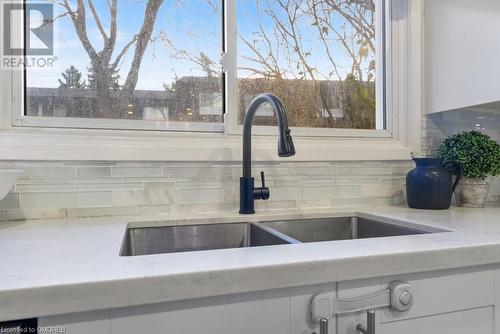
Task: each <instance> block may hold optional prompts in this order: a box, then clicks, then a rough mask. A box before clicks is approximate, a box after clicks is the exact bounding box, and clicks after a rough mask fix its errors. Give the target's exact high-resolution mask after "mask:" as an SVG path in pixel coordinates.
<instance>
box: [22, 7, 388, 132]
mask: <svg viewBox="0 0 500 334" xmlns="http://www.w3.org/2000/svg"><path fill="white" fill-rule="evenodd" d="M36 2H37V3H40V2H42V3H43V2H45V3H50V4H52V5H53V6H54V11H55V14H54V20H53V22H54V27H55V28H54V31H55V35H54V36H55V48H54V50H55V56H56V58H55V59H56V61H55V62H54V66H53V67H50V68H42V69H40V68H36V67H29V66H27V67H26V70H25V75H24V91H25V93H24V110H23V112H22V114H21V117H17V116H16V117H15V119H14V123H15V124H16V125H29V126H46V127H56V126H63V127H76V128H118V129H158V130H186V131H224V130H229V132H231V133H232V132H233V131H231V129H228V128H234V127H238V126H241V123H242V120H243V117H244V113H245V110H246V108H247V106H248V104H249V103H250V102H251V100H252V99H253V98H254V97H255V96H256V95H257V94H259V93H264V92H271V93H273V94H275V95H277V96H278V97H279V98H280V99H282V101H283V102H284V104H285V107H286V109H287V113H288V116H289V123H290V125H291V126H292V127H296V128H305V129H307V128H326V129H335V128H341V129H356V130H371V131H374V130H375V131H386V132H387V131H390V126H389V125H390V124H389V122H388V112H387V108H386V107H385V105H386V103H385V91H386V87H385V82H386V80H385V71H384V66H385V51H386V47H385V22H384V19H383V18H384V13H385V11H386V9H385V7H384V0H354V1H337V0H328V1H324V0H321V1H319V0H273V1H271V0H236V1H234V2H232V1H224V0H190V1H164V0H144V1H126V2H122V1H117V0H115V1H93V0H90V1H80V0H66V1H58V2H54V1H52V0H37V1H36ZM28 3H30V2H29V1H28ZM34 19H35V21H36V17H35V18H33V14H32V12H31V11H30V10H25V20H26V22H30V25H31V24H33V20H34ZM35 25H36V24H35ZM233 31H234V32H235V33H234V34H231V32H233ZM225 32H226V33H225ZM228 32H229V33H228ZM24 34H25V40H31V39H32V38H33V30H32V29H31V28H27V29H24ZM27 52H29V50H28V51H27ZM228 64H234V66H228ZM232 79H233V80H232ZM228 95H230V96H231V97H228ZM231 101H232V103H231ZM227 116H230V117H232V118H233V119H235V120H236V121H233V122H226V123H225V122H224V118H225V117H227ZM275 122H276V120H275V118H274V116H273V112H272V110H270V109H269V107H268V106H267V107H266V106H263V107H262V108H261V110H260V111H259V112H258V113H257V117H256V121H255V123H256V124H257V125H263V126H266V125H274V124H275ZM300 133H304V132H300ZM311 133H314V134H315V133H317V130H312V132H311ZM321 133H322V134H326V135H332V134H334V132H332V131H326V132H321ZM359 133H360V132H359V131H356V132H353V133H352V135H353V136H358V135H359ZM367 133H370V134H372V133H374V132H367ZM345 134H346V132H343V135H345Z"/></svg>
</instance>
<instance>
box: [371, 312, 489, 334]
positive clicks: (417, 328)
mask: <svg viewBox="0 0 500 334" xmlns="http://www.w3.org/2000/svg"><path fill="white" fill-rule="evenodd" d="M377 332H378V333H384V334H401V333H404V334H423V333H425V334H471V333H474V334H491V333H493V307H483V308H477V309H472V310H467V311H459V312H452V313H446V314H439V315H434V316H428V317H423V318H416V319H409V320H403V321H395V322H389V323H385V324H381V325H380V326H379V328H377Z"/></svg>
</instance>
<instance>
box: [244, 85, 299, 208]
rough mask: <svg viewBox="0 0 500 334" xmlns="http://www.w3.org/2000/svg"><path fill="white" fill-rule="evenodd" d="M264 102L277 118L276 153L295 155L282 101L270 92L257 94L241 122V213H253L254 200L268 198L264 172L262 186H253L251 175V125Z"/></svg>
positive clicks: (282, 155) (286, 155) (287, 155)
mask: <svg viewBox="0 0 500 334" xmlns="http://www.w3.org/2000/svg"><path fill="white" fill-rule="evenodd" d="M264 103H269V104H270V105H271V107H272V108H273V110H274V113H275V116H276V118H277V120H278V155H279V156H280V157H291V156H293V155H295V146H294V144H293V140H292V136H291V131H290V129H289V128H288V118H287V116H286V111H285V107H284V106H283V103H282V102H281V101H280V100H279V99H278V98H277V97H276V96H274V95H272V94H261V95H259V96H257V97H256V98H255V99H254V100H253V101H252V103H251V104H250V106H249V107H248V110H247V112H246V114H245V120H244V122H243V177H241V178H240V213H241V214H252V213H255V210H254V200H255V199H264V200H265V199H268V198H269V189H268V188H266V187H265V186H264V173H262V183H263V186H262V188H255V187H254V178H253V177H252V125H253V120H254V118H255V114H256V112H257V110H258V109H259V107H260V106H261V105H262V104H264Z"/></svg>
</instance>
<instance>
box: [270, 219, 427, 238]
mask: <svg viewBox="0 0 500 334" xmlns="http://www.w3.org/2000/svg"><path fill="white" fill-rule="evenodd" d="M261 224H262V225H263V226H267V227H269V228H271V229H273V230H276V231H279V232H281V233H283V234H285V235H287V236H289V237H291V238H293V239H296V240H298V241H299V242H317V241H333V240H347V239H366V238H379V237H391V236H399V235H412V234H424V233H430V232H426V231H424V230H417V229H412V228H408V227H404V226H400V225H395V224H389V223H384V222H380V221H375V220H369V219H364V218H358V217H340V218H325V219H304V220H286V221H272V222H263V223H261Z"/></svg>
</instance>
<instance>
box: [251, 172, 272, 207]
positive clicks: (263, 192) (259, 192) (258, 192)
mask: <svg viewBox="0 0 500 334" xmlns="http://www.w3.org/2000/svg"><path fill="white" fill-rule="evenodd" d="M260 180H261V182H262V187H261V188H254V189H253V198H254V199H262V200H268V199H269V196H270V191H269V188H267V187H266V178H265V176H264V172H260Z"/></svg>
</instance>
